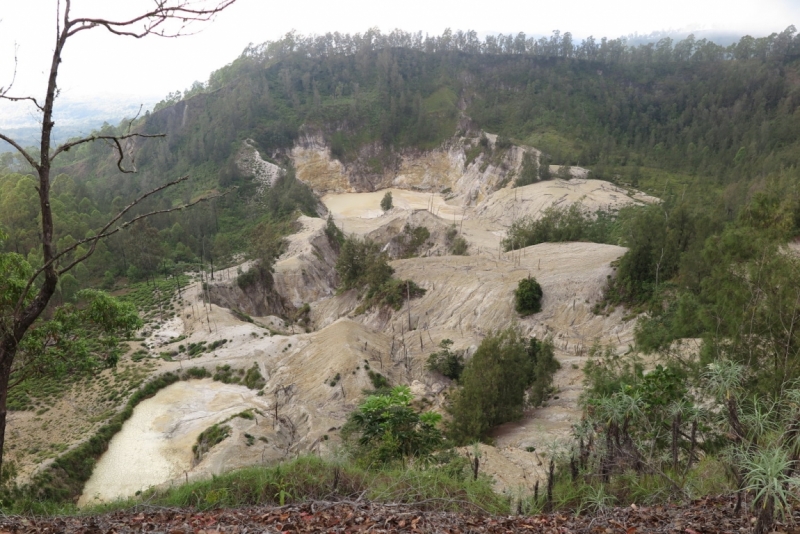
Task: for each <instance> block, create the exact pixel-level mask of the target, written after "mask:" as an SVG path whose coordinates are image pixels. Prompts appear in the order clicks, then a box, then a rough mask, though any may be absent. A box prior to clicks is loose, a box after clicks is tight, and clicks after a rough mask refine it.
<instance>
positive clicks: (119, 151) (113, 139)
mask: <svg viewBox="0 0 800 534" xmlns="http://www.w3.org/2000/svg"><path fill="white" fill-rule="evenodd" d="M133 137H143V138H146V139H149V138H153V137H166V134H152V135H150V134H140V133H132V134H126V135H92V136H89V137H84V138H83V139H78V140H76V141H69V142H67V143H64V144H63V145H61V146H59V147H58V148H56V151H55V152H53V155H52V156H51V157H50V161H53V160H54V159H56V156H58V155H59V154H60V153H62V152H68V151H69V149H71V148H72V147H74V146H77V145H82V144H84V143H91V142H92V141H99V140H105V141H110V142H112V143H114V145H115V146H116V151H117V155H118V156H119V157H118V158H117V168H118V169H119V170H120V172H123V173H126V174H131V173H133V172H135V170H133V171H129V170H127V169H124V168H123V167H122V161H123V160H124V159H125V152H124V151H123V150H122V144H121V143H120V141H122V140H124V139H131V138H133Z"/></svg>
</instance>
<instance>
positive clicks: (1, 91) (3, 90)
mask: <svg viewBox="0 0 800 534" xmlns="http://www.w3.org/2000/svg"><path fill="white" fill-rule="evenodd" d="M18 50H19V45H18V44H17V43H14V74H12V75H11V83H9V84H8V87H0V96H4V95H6V94H8V92H9V91H10V90H11V88H12V87H14V82H15V81H17V65H18V61H17V51H18Z"/></svg>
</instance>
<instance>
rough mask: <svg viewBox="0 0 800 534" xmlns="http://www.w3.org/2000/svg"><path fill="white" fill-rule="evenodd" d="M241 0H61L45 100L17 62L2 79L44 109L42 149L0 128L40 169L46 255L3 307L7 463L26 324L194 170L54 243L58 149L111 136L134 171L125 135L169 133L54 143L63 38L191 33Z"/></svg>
mask: <svg viewBox="0 0 800 534" xmlns="http://www.w3.org/2000/svg"><path fill="white" fill-rule="evenodd" d="M235 1H236V0H154V2H152V3H151V8H150V9H149V10H148V11H146V12H143V13H141V14H139V15H137V16H134V17H132V18H128V19H125V20H111V19H105V18H90V17H76V18H72V16H71V9H72V2H71V0H64V2H63V3H62V2H61V1H59V2H58V4H57V13H56V21H57V22H56V42H55V46H54V49H53V55H52V60H51V63H50V70H49V76H48V79H47V88H46V92H45V94H44V99H43V100H42V99H40V98H37V97H36V96H30V95H25V96H18V95H14V94H13V86H14V78H16V69H15V73H14V77H13V78H12V80H11V83H9V85H8V86H6V87H0V99H3V100H9V101H12V102H26V103H32V104H33V105H34V106H35V107H36V109H37V110H38V112H39V113H40V114H41V144H40V146H39V153H38V154H36V153H35V152H33V151H29V150H26V149H25V148H23V147H22V146H21V145H20V144H19V143H18V142H16V141H15V140H14V139H12V138H10V137H8V136H6V135H3V134H0V140H3V141H5V142H7V143H9V144H10V145H11V146H12V147H14V149H16V151H17V152H18V153H19V154H20V155H21V156H22V157H23V158H24V159H25V161H27V163H28V164H29V165H30V166H31V167H32V169H33V172H34V174H35V176H36V177H37V178H38V183H37V191H38V194H39V214H40V217H41V225H42V226H41V234H40V238H41V245H42V259H43V262H42V266H41V267H40V268H39V269H37V270H35V271H34V273H33V274H32V275H31V276H30V277H29V278H28V280H27V283H26V285H25V287H24V289H22V290H21V291H20V293H19V295H14V298H15V299H16V302H15V303H14V302H12V303H11V304H10V305H9V306H8V308H7V309H4V310H0V312H2V313H1V314H0V467H2V463H3V447H4V444H5V428H6V415H7V408H6V406H7V401H8V388H9V380H10V377H11V374H12V371H13V368H14V359H15V356H16V354H17V350H18V348H19V345H20V342H21V341H22V339H23V337H24V336H25V334H26V332H28V330H29V329H30V328H31V327H32V326H33V325H34V323H35V322H36V320H37V319H38V318H39V316H40V315H41V314H42V312H43V311H44V310H45V309H46V308H47V305H48V303H49V302H50V299H51V298H52V296H53V294H54V293H55V291H56V286H57V284H58V279H59V276H61V275H63V274H65V273H66V272H68V271H70V270H71V269H72V268H74V267H75V266H76V265H78V264H79V263H81V262H83V261H84V260H86V259H87V258H88V257H89V256H91V255H92V254H93V253H94V251H95V248H96V246H97V243H98V242H99V241H100V240H102V239H104V238H106V237H108V236H110V235H113V234H116V233H117V232H119V231H120V230H122V229H124V228H126V227H128V226H129V225H130V224H133V223H134V222H136V221H137V220H140V219H143V218H146V217H149V216H151V215H155V214H156V213H166V212H170V211H173V209H167V210H159V211H154V212H150V213H147V214H144V215H139V216H137V217H134V218H132V219H129V220H127V221H126V220H125V215H126V214H127V213H128V212H129V211H130V210H131V209H132V208H133V207H134V206H136V205H137V204H139V203H141V202H142V201H143V200H144V199H146V198H147V197H149V196H151V195H153V194H155V193H157V192H159V191H162V190H164V189H166V188H168V187H171V186H173V185H175V184H177V183H179V182H182V181H184V180H186V179H187V178H188V177H187V176H184V177H182V178H179V179H177V180H174V181H172V182H169V183H166V184H164V185H162V186H159V187H157V188H155V189H153V190H151V191H148V192H146V193H144V194H142V195H141V196H140V197H139V198H137V199H136V200H134V201H133V202H132V203H131V204H130V205H128V206H127V207H126V208H124V209H123V210H121V211H120V212H119V213H118V214H117V215H116V216H115V217H113V218H112V219H111V220H110V221H109V222H108V223H107V224H106V225H105V226H104V227H103V228H102V229H100V231H98V232H97V233H96V234H95V235H94V236H92V237H88V238H86V239H82V240H80V241H78V243H76V244H74V245H72V246H71V247H69V248H67V249H66V250H61V251H57V250H56V248H55V246H54V243H55V239H54V227H53V214H52V210H51V206H50V186H51V179H50V172H51V168H52V166H53V161H54V160H55V159H56V158H57V157H58V156H59V155H60V154H62V153H63V152H66V151H68V150H69V149H71V148H73V147H75V146H78V145H82V144H85V143H92V142H95V141H105V142H107V143H109V144H110V145H111V146H112V148H113V149H114V150H115V152H116V156H117V167H118V168H119V170H120V171H121V172H133V170H129V169H126V168H125V166H124V163H125V160H126V156H127V154H126V152H125V150H124V149H123V145H124V142H130V141H126V140H131V139H133V138H136V137H163V135H145V134H141V133H137V132H131V131H130V129H129V131H128V132H127V133H125V134H123V135H118V136H111V135H91V136H88V137H84V138H82V139H77V140H72V141H68V142H65V143H63V144H61V145H59V146H56V147H54V146H53V145H52V133H53V126H54V125H55V123H54V121H53V109H54V105H55V101H56V98H57V97H58V94H59V89H58V74H59V68H60V67H61V61H62V54H63V52H64V48H65V46H66V45H67V43H68V42H69V41H70V40H71V39H72V38H73V37H75V36H76V35H78V34H80V33H82V32H84V31H88V30H94V29H98V30H106V31H108V32H110V33H112V34H114V35H119V36H125V37H133V38H136V39H141V38H143V37H147V36H150V35H156V36H160V37H168V38H169V37H179V36H181V35H186V34H187V33H191V31H192V30H193V28H194V27H195V25H196V24H198V23H205V22H209V21H211V20H213V19H214V18H215V17H216V15H217V14H219V13H220V12H221V11H222V10H224V9H226V8H227V7H229V6H230V5H232V4H233V3H234V2H235ZM15 64H16V59H15ZM202 200H207V198H203V199H199V200H197V201H195V202H192V203H190V204H186V205H184V206H180V207H176V208H174V209H183V208H186V207H188V206H190V205H193V204H196V203H197V202H200V201H202ZM80 245H86V252H85V253H83V254H80V255H79V256H78V257H76V258H74V259H72V260H71V261H64V260H65V258H66V256H65V254H68V253H70V252H72V251H74V250H76V249H77V247H78V246H80Z"/></svg>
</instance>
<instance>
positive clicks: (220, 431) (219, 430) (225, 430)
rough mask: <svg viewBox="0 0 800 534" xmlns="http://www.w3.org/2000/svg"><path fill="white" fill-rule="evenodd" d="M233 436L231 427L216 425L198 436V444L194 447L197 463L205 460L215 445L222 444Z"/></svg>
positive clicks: (193, 452)
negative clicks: (204, 457)
mask: <svg viewBox="0 0 800 534" xmlns="http://www.w3.org/2000/svg"><path fill="white" fill-rule="evenodd" d="M230 435H231V427H230V425H222V424H216V425H211V426H210V427H208V428H207V429H205V430H203V431H202V432H200V435H199V436H197V443H195V444H194V445H192V454H194V461H195V463H197V462H199V461H200V460H202V459H203V456H205V455H206V453H208V451H210V450H211V449H212V448H213V447H214V445H217V444H218V443H221V442H222V441H224V440H225V438H227V437H228V436H230Z"/></svg>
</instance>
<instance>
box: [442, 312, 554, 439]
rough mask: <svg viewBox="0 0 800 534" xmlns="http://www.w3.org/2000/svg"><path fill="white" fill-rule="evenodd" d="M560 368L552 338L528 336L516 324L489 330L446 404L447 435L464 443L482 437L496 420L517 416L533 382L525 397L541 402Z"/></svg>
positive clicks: (519, 415) (502, 420)
mask: <svg viewBox="0 0 800 534" xmlns="http://www.w3.org/2000/svg"><path fill="white" fill-rule="evenodd" d="M559 368H560V365H559V364H558V362H557V361H556V360H555V358H554V351H553V346H552V343H551V342H549V341H538V340H536V339H530V340H527V341H526V340H525V339H524V338H523V337H522V335H521V333H520V331H519V329H518V328H516V327H509V328H507V329H505V330H501V331H498V332H492V333H490V334H489V335H488V336H487V337H485V338H484V339H483V341H482V342H481V344H480V346H478V350H477V351H476V352H475V355H474V356H473V357H472V359H470V360H469V362H467V364H466V366H465V367H464V371H463V373H462V374H461V380H460V384H461V387H460V388H459V389H458V390H457V391H456V393H455V394H454V395H453V402H452V404H451V405H450V407H449V411H450V414H451V415H452V419H451V421H450V422H449V425H448V427H447V434H448V437H449V438H450V439H452V440H453V441H454V442H456V443H457V444H460V445H466V444H469V443H473V442H475V441H477V440H481V439H485V438H486V436H487V435H488V434H489V431H490V430H491V429H492V428H493V427H495V426H497V425H499V424H502V423H505V422H508V421H514V420H517V419H519V418H520V417H522V413H523V408H524V406H525V397H526V391H527V390H528V389H529V388H531V387H532V386H534V388H533V389H532V390H531V395H530V398H529V400H530V401H532V402H534V403H536V402H540V401H541V400H542V399H543V398H544V397H545V395H546V394H547V392H548V390H549V387H550V384H551V383H552V377H553V374H554V373H555V371H556V370H558V369H559Z"/></svg>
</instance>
